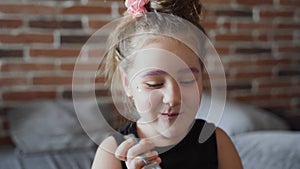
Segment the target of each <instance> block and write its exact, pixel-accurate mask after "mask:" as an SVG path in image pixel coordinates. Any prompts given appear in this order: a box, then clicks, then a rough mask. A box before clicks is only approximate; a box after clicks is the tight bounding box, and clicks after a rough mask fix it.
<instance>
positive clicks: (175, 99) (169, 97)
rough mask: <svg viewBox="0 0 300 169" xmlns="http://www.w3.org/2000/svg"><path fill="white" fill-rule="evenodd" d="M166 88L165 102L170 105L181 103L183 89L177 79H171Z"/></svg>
mask: <svg viewBox="0 0 300 169" xmlns="http://www.w3.org/2000/svg"><path fill="white" fill-rule="evenodd" d="M164 90H165V91H164V96H163V103H165V104H169V106H170V107H174V106H177V105H180V104H181V91H180V87H179V86H178V84H177V82H176V81H175V80H172V81H170V82H169V83H168V84H167V85H166V88H165V89H164Z"/></svg>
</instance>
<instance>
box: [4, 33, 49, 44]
mask: <svg viewBox="0 0 300 169" xmlns="http://www.w3.org/2000/svg"><path fill="white" fill-rule="evenodd" d="M0 42H2V43H53V42H54V37H53V35H47V34H34V33H32V34H19V35H8V34H0Z"/></svg>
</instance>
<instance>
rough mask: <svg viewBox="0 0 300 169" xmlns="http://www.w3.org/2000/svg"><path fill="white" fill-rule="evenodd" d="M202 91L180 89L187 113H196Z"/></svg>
mask: <svg viewBox="0 0 300 169" xmlns="http://www.w3.org/2000/svg"><path fill="white" fill-rule="evenodd" d="M201 94H202V89H201V88H200V89H197V87H195V88H185V89H182V101H183V103H184V105H185V107H187V108H188V109H189V111H191V112H193V113H196V112H197V111H198V109H199V106H200V101H201Z"/></svg>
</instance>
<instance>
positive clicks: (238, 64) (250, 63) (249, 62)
mask: <svg viewBox="0 0 300 169" xmlns="http://www.w3.org/2000/svg"><path fill="white" fill-rule="evenodd" d="M253 65H254V64H253V61H252V60H249V59H243V60H241V59H239V60H238V59H232V60H230V61H229V62H228V63H227V64H226V67H228V68H229V69H230V68H232V67H245V66H253Z"/></svg>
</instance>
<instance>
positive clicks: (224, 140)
mask: <svg viewBox="0 0 300 169" xmlns="http://www.w3.org/2000/svg"><path fill="white" fill-rule="evenodd" d="M216 139H217V149H218V163H219V169H231V168H236V169H242V168H243V167H242V163H241V159H240V157H239V155H238V152H237V150H236V148H235V146H234V144H233V142H232V141H231V139H230V137H229V136H228V135H227V134H226V132H225V131H224V130H222V129H221V128H218V127H217V128H216Z"/></svg>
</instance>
